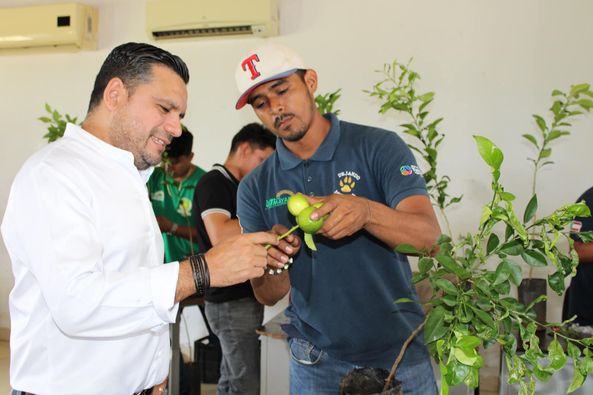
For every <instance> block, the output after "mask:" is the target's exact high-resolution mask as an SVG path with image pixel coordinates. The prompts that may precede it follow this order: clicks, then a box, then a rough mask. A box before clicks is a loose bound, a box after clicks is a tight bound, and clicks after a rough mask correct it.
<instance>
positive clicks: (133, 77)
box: [88, 43, 189, 112]
mask: <svg viewBox="0 0 593 395" xmlns="http://www.w3.org/2000/svg"><path fill="white" fill-rule="evenodd" d="M155 64H157V65H163V66H166V67H168V68H170V69H171V70H173V71H174V72H175V73H177V75H179V77H181V79H183V81H184V82H185V83H186V84H187V83H188V82H189V71H188V69H187V66H186V64H185V63H184V62H183V60H181V58H180V57H179V56H176V55H173V54H171V53H169V52H167V51H165V50H164V49H161V48H157V47H155V46H154V45H150V44H143V43H126V44H122V45H119V46H117V47H115V48H114V49H113V50H112V51H111V52H110V53H109V55H107V58H106V59H105V61H104V62H103V65H102V66H101V69H100V70H99V74H97V77H96V78H95V85H94V87H93V92H92V93H91V100H90V103H89V108H88V111H89V112H90V111H92V110H93V108H95V107H96V106H97V105H98V104H99V103H100V102H101V99H102V97H103V92H104V91H105V87H106V86H107V84H108V83H109V81H111V79H112V78H115V77H118V78H120V79H121V80H122V81H123V83H124V85H125V87H126V89H128V91H129V92H130V94H132V93H133V92H134V88H136V86H137V85H138V84H140V83H146V82H149V81H150V79H151V78H152V66H153V65H155Z"/></svg>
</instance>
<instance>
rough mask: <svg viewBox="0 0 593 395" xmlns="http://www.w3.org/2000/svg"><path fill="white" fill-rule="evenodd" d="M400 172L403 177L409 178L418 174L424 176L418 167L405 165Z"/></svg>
mask: <svg viewBox="0 0 593 395" xmlns="http://www.w3.org/2000/svg"><path fill="white" fill-rule="evenodd" d="M399 171H400V172H401V173H402V175H403V176H409V175H410V174H418V175H419V176H421V175H422V170H420V168H419V167H418V166H416V165H403V166H402V167H400V168H399Z"/></svg>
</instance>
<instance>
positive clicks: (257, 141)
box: [231, 122, 276, 153]
mask: <svg viewBox="0 0 593 395" xmlns="http://www.w3.org/2000/svg"><path fill="white" fill-rule="evenodd" d="M244 142H248V143H249V145H250V146H251V147H252V148H257V149H265V148H268V147H272V148H275V147H276V136H274V134H273V133H272V132H270V131H269V130H268V129H266V128H264V127H263V125H262V124H259V123H256V122H254V123H250V124H247V125H245V126H243V127H242V128H241V130H239V131H238V132H237V134H235V136H234V137H233V141H232V142H231V153H233V152H235V151H237V148H239V145H241V144H242V143H244Z"/></svg>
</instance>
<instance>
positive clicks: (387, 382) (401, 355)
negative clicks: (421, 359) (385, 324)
mask: <svg viewBox="0 0 593 395" xmlns="http://www.w3.org/2000/svg"><path fill="white" fill-rule="evenodd" d="M427 318H428V316H427V317H425V318H424V321H422V322H421V323H420V325H418V326H417V327H416V329H414V331H413V332H412V333H411V334H410V336H408V338H407V339H406V341H405V342H404V344H403V345H402V348H401V349H400V350H399V354H398V355H397V358H396V359H395V362H394V363H393V366H392V367H391V371H390V372H389V376H387V379H386V380H385V386H384V387H383V391H386V390H387V389H389V386H390V385H391V382H392V381H393V378H394V377H395V372H396V371H397V367H398V366H399V363H400V362H401V360H402V359H403V358H404V354H405V353H406V350H407V349H408V346H409V345H410V343H411V342H412V340H414V338H415V337H416V335H417V334H418V332H420V331H421V330H422V328H424V324H426V320H427Z"/></svg>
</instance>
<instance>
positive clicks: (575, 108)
mask: <svg viewBox="0 0 593 395" xmlns="http://www.w3.org/2000/svg"><path fill="white" fill-rule="evenodd" d="M552 97H554V98H555V100H554V103H553V104H552V107H550V112H551V113H552V114H553V116H554V117H553V120H552V122H551V123H550V124H549V125H548V124H547V123H546V121H545V119H544V118H543V117H542V116H540V115H537V114H534V115H533V118H534V119H535V122H536V124H537V127H538V129H539V134H537V135H534V134H530V133H525V134H523V138H525V139H526V140H527V141H529V142H530V143H531V144H532V145H533V146H534V147H535V149H536V150H537V155H536V156H535V157H534V158H528V160H529V161H531V162H532V163H533V182H532V186H531V195H532V196H535V194H536V192H537V190H536V187H537V175H538V172H539V170H540V169H541V168H543V167H544V166H546V165H551V164H553V163H554V162H553V161H551V160H550V156H551V155H552V148H551V147H550V143H551V142H552V141H555V140H558V139H560V138H561V137H562V136H568V135H569V134H570V132H569V131H568V130H566V128H567V127H570V126H572V124H571V123H569V120H572V119H574V117H575V116H577V115H581V114H583V111H586V112H588V111H589V110H591V109H592V108H593V100H591V99H590V98H593V91H592V90H591V86H590V85H589V84H578V85H573V86H571V87H570V90H569V91H568V93H564V92H562V91H560V90H557V89H556V90H554V91H553V92H552Z"/></svg>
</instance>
